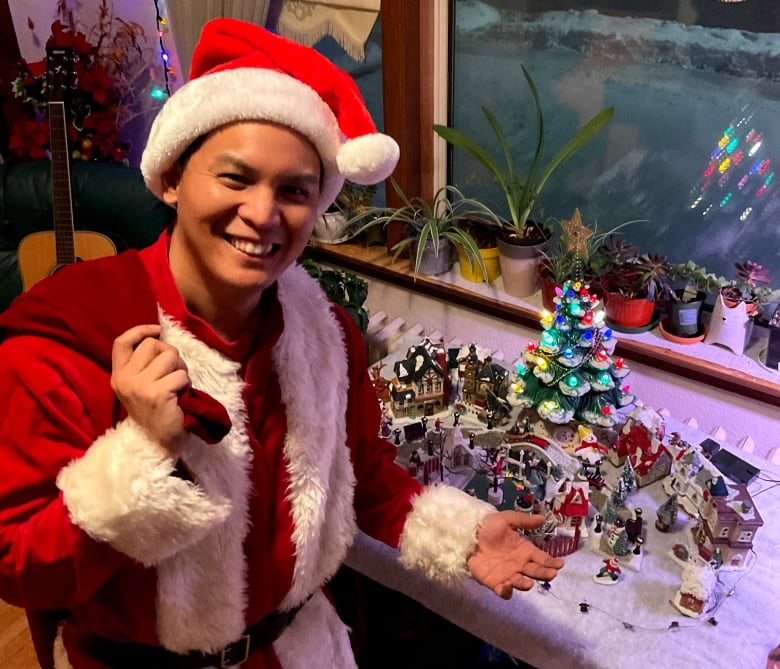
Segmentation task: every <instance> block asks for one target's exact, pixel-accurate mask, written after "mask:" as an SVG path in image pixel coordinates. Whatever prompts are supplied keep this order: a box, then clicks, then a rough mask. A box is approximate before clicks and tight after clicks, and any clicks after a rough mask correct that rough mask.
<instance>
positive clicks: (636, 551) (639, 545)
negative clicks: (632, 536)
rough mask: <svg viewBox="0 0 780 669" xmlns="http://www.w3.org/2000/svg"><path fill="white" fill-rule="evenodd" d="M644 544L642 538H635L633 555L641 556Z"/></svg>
mask: <svg viewBox="0 0 780 669" xmlns="http://www.w3.org/2000/svg"><path fill="white" fill-rule="evenodd" d="M643 543H645V540H644V539H643V538H642V537H637V538H636V541H635V542H634V551H633V552H634V555H641V554H642V544H643Z"/></svg>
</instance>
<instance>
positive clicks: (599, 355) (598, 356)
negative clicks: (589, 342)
mask: <svg viewBox="0 0 780 669" xmlns="http://www.w3.org/2000/svg"><path fill="white" fill-rule="evenodd" d="M606 359H607V352H606V351H605V350H604V349H603V348H602V349H601V350H600V351H599V352H598V353H596V360H600V361H601V362H603V361H604V360H606Z"/></svg>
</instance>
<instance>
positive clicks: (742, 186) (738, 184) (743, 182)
mask: <svg viewBox="0 0 780 669" xmlns="http://www.w3.org/2000/svg"><path fill="white" fill-rule="evenodd" d="M747 180H748V175H747V174H746V175H745V176H743V177H742V178H741V179H740V180H739V183H737V188H738V189H739V190H742V189H743V188H744V187H745V184H746V183H747Z"/></svg>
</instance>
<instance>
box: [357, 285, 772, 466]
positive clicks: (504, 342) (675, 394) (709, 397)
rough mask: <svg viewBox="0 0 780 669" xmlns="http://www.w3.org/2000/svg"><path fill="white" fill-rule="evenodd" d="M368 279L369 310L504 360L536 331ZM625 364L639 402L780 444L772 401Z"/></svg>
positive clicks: (758, 442) (705, 427)
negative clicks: (474, 345) (496, 352)
mask: <svg viewBox="0 0 780 669" xmlns="http://www.w3.org/2000/svg"><path fill="white" fill-rule="evenodd" d="M367 280H368V282H369V291H368V301H367V306H368V309H369V311H370V313H372V314H374V313H376V312H378V311H384V312H385V313H386V314H387V315H388V317H389V319H390V320H393V319H394V318H396V317H398V316H400V317H402V318H404V320H405V321H406V323H407V326H412V325H414V324H417V323H419V324H420V325H422V326H423V328H424V332H426V333H428V332H433V331H434V330H439V331H440V332H441V333H442V334H443V336H444V338H445V340H446V341H449V340H451V339H453V338H455V337H457V338H459V339H461V340H462V341H463V342H464V344H468V343H470V342H472V341H473V342H475V343H477V344H478V345H480V346H484V347H485V348H489V349H491V350H493V349H499V350H502V351H503V352H504V354H505V357H504V359H505V360H506V361H508V362H511V361H513V360H515V359H517V358H519V357H520V354H521V353H522V351H523V349H524V348H525V345H526V342H527V341H528V340H529V339H531V340H533V341H538V338H539V333H538V332H537V331H534V330H531V329H528V328H524V327H521V326H515V325H512V324H510V323H507V322H506V321H503V320H500V319H494V318H490V317H488V316H485V315H484V314H480V313H477V312H473V311H471V310H468V309H464V308H461V307H456V306H453V305H451V304H445V303H443V302H440V301H438V300H435V299H432V298H429V297H426V296H423V295H419V294H416V293H412V292H410V291H406V290H403V289H401V288H398V287H396V286H393V285H391V284H388V283H385V282H382V281H377V280H375V279H367ZM628 364H629V366H630V367H631V374H630V375H629V376H628V377H627V378H626V382H627V383H628V384H629V385H630V386H631V392H633V393H634V394H635V395H636V396H637V397H638V398H640V399H641V400H642V402H643V403H644V404H646V405H648V406H651V407H654V408H656V409H660V408H667V409H668V410H669V411H670V412H671V415H672V417H674V418H676V419H678V420H685V419H686V418H690V417H693V418H695V419H696V421H697V423H698V426H699V429H700V430H701V431H702V432H707V433H709V432H710V431H711V430H713V429H714V428H716V427H722V428H723V429H724V430H725V431H726V441H728V442H730V443H732V444H736V443H737V442H738V441H739V440H740V439H741V438H742V437H745V436H750V437H752V439H753V440H754V442H755V453H756V454H757V455H762V456H763V455H765V454H766V453H767V451H768V450H769V449H770V448H772V447H773V446H777V445H780V416H778V414H780V411H778V409H777V407H771V406H769V405H767V404H764V403H761V402H757V401H755V400H750V399H746V398H744V397H741V396H739V395H736V394H734V393H729V392H726V391H721V390H718V389H716V388H712V387H710V386H707V385H704V384H701V383H697V382H695V381H691V380H689V379H685V378H682V377H679V376H676V375H672V374H669V373H666V372H662V371H660V370H657V369H654V368H652V367H648V366H647V365H640V364H637V363H634V362H632V361H631V360H628Z"/></svg>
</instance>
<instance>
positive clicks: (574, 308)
mask: <svg viewBox="0 0 780 669" xmlns="http://www.w3.org/2000/svg"><path fill="white" fill-rule="evenodd" d="M569 313H571V315H572V316H579V315H580V314H581V313H582V309H580V305H579V304H577V303H576V302H573V303H572V304H571V305H570V306H569Z"/></svg>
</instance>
